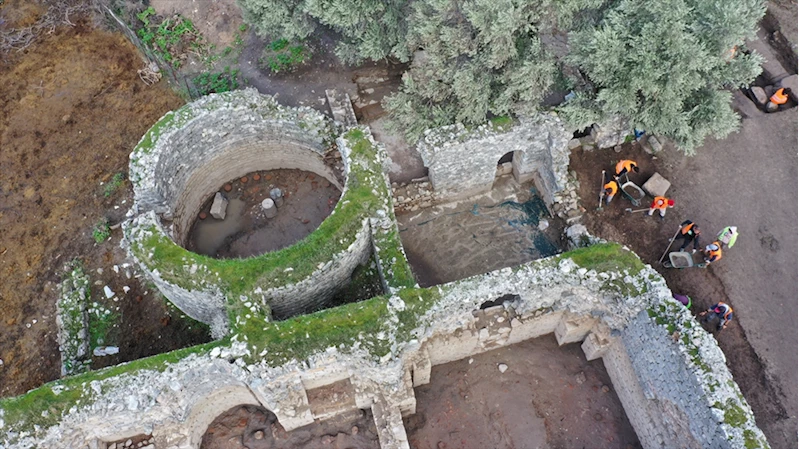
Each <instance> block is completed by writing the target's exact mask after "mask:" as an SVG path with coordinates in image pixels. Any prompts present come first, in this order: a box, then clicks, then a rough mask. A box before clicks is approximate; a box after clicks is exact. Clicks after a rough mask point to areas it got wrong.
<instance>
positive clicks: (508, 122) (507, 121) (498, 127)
mask: <svg viewBox="0 0 799 449" xmlns="http://www.w3.org/2000/svg"><path fill="white" fill-rule="evenodd" d="M490 122H491V127H492V128H494V130H495V131H500V132H503V131H507V130H509V129H511V128H512V127H513V119H512V118H510V117H509V116H507V115H503V116H500V117H494V118H492V119H491V120H490Z"/></svg>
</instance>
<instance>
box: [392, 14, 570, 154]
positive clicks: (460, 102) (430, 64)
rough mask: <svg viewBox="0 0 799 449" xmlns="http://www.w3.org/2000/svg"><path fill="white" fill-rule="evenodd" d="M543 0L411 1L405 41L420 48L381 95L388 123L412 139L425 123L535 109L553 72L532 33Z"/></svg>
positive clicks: (539, 19) (551, 61)
mask: <svg viewBox="0 0 799 449" xmlns="http://www.w3.org/2000/svg"><path fill="white" fill-rule="evenodd" d="M543 3H544V2H540V1H515V0H499V1H495V0H468V1H463V2H457V3H456V2H443V1H432V0H429V1H420V2H414V3H413V4H412V10H413V12H412V15H411V17H410V18H409V20H408V37H407V42H406V45H407V48H408V49H409V50H414V51H415V50H417V49H423V50H421V51H417V52H416V53H415V54H414V64H413V65H412V66H411V68H410V70H409V71H408V72H406V73H405V75H404V76H403V84H402V87H401V89H400V92H399V93H397V94H395V95H393V96H391V97H388V98H387V99H386V100H385V101H384V106H385V107H386V109H387V110H388V111H389V112H390V113H391V118H392V119H393V121H394V128H395V129H400V130H403V131H404V133H405V135H406V137H407V138H408V139H409V140H410V141H415V140H417V139H418V138H419V137H420V135H421V132H422V131H423V130H424V129H427V128H430V127H436V126H441V125H443V124H450V123H453V122H462V123H464V124H467V125H477V124H480V123H483V122H485V120H486V116H487V115H489V114H493V115H507V114H530V113H533V112H535V111H537V110H538V108H539V104H540V102H541V100H542V99H543V97H544V96H545V95H546V94H547V92H548V91H549V89H550V86H551V85H552V84H553V83H554V81H555V79H556V76H557V73H558V71H557V66H556V64H555V60H554V58H553V57H552V56H551V55H550V54H549V53H548V52H547V51H546V50H545V49H544V47H543V45H542V42H541V40H540V39H539V38H538V37H537V36H536V35H535V31H536V26H537V24H539V23H541V22H542V21H543V20H544V19H543V16H542V14H541V13H542V12H543V11H542V8H543V7H544V4H543Z"/></svg>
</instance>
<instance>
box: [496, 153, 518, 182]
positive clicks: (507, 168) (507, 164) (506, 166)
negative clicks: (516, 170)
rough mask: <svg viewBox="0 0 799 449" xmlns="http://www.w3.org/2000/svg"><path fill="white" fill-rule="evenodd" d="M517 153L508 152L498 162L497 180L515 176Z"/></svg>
mask: <svg viewBox="0 0 799 449" xmlns="http://www.w3.org/2000/svg"><path fill="white" fill-rule="evenodd" d="M514 153H516V152H515V151H508V152H507V153H505V154H503V155H502V157H501V158H499V161H497V174H496V176H495V178H499V177H500V176H509V175H512V174H513V157H514Z"/></svg>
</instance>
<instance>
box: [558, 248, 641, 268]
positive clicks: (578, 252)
mask: <svg viewBox="0 0 799 449" xmlns="http://www.w3.org/2000/svg"><path fill="white" fill-rule="evenodd" d="M560 258H569V259H571V260H573V261H574V263H576V264H577V266H579V267H582V268H587V269H589V270H597V271H623V270H626V271H628V272H629V273H630V274H632V275H635V274H638V273H639V272H640V271H641V270H642V269H643V268H644V264H643V263H642V262H641V259H639V258H638V257H637V256H636V255H635V254H633V253H632V252H631V251H629V250H627V249H624V248H623V247H622V246H621V245H619V244H618V243H598V244H596V245H592V246H589V247H587V248H578V249H575V250H572V251H569V252H567V253H563V254H562V255H561V256H560Z"/></svg>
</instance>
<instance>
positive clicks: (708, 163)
mask: <svg viewBox="0 0 799 449" xmlns="http://www.w3.org/2000/svg"><path fill="white" fill-rule="evenodd" d="M736 95H740V94H736ZM750 113H752V114H753V115H752V116H751V117H750V118H748V119H745V120H744V122H743V124H742V126H743V129H742V131H741V132H739V133H736V134H733V135H731V136H730V137H728V138H727V139H725V140H723V141H711V140H708V141H707V142H706V145H705V146H703V147H702V148H699V149H698V152H699V154H698V155H697V156H695V157H693V158H687V157H685V156H683V155H682V154H680V153H679V152H678V151H676V150H673V149H667V150H665V151H664V152H662V153H660V154H658V156H657V157H652V156H650V155H648V154H646V153H645V152H644V151H643V150H642V149H641V148H640V147H639V146H638V145H637V144H625V145H624V146H623V150H622V151H621V152H620V153H616V152H615V151H614V150H612V149H608V150H600V151H594V152H585V151H583V150H581V149H577V150H575V151H574V152H573V153H572V156H571V165H570V168H571V169H572V170H576V171H577V174H578V178H579V180H580V192H579V193H580V198H581V201H582V204H583V205H585V206H586V209H588V212H587V214H586V215H585V216H584V218H583V222H584V224H586V226H587V227H588V229H589V231H591V232H592V233H593V234H595V235H598V236H600V237H602V238H606V239H609V240H613V241H618V242H621V243H623V244H625V245H628V246H629V247H630V248H632V250H633V251H635V252H636V253H637V254H638V255H639V256H640V257H641V258H642V259H643V260H644V262H646V263H648V264H651V265H652V266H653V267H654V268H655V269H656V270H658V271H659V272H660V273H661V274H662V275H663V276H664V278H665V279H666V282H667V283H668V285H669V287H670V288H671V289H672V290H673V291H674V292H675V293H681V294H686V295H689V296H691V297H692V298H693V310H692V311H693V312H694V314H697V313H699V312H701V311H702V310H704V309H706V308H708V307H709V306H710V305H712V304H714V303H715V302H717V301H725V302H727V303H730V304H731V305H732V306H733V307H734V308H735V319H734V320H733V322H732V323H731V324H730V325H729V326H728V328H727V329H726V330H724V331H722V332H720V333H716V334H715V336H716V339H717V340H718V342H719V345H720V347H721V349H722V350H723V352H724V354H725V356H726V357H727V366H728V367H729V368H730V371H731V372H732V374H733V377H734V378H735V380H736V382H737V383H738V385H739V386H740V388H741V390H742V392H743V394H744V396H745V398H746V400H747V401H748V402H749V405H750V406H751V407H752V409H753V411H754V412H755V418H756V420H757V423H758V425H759V426H760V427H761V428H762V429H763V431H764V432H765V434H766V437H767V438H768V440H769V442H770V443H771V445H772V447H775V448H776V447H779V448H791V447H793V448H795V447H797V442H796V429H797V427H796V353H797V351H796V346H795V345H796V288H797V281H796V272H797V269H796V267H797V266H796V179H797V173H796V170H797V166H796V111H795V110H793V111H785V112H781V113H776V114H771V115H766V114H762V113H759V114H758V112H757V111H754V112H751V111H750ZM753 148H759V149H760V151H761V153H760V154H759V156H758V157H753V155H752V153H751V151H752V149H753ZM627 158H629V159H634V160H636V161H638V162H639V164H640V166H641V173H640V174H637V175H635V174H634V175H632V176H631V180H633V181H634V182H636V183H638V184H639V185H642V184H643V182H644V181H646V180H647V179H648V178H649V176H651V175H652V174H653V173H655V172H658V173H660V174H661V175H663V176H664V177H666V179H668V180H670V181H671V182H672V187H671V188H670V189H669V191H668V195H667V196H669V197H670V198H673V199H674V200H675V202H676V204H675V207H674V208H673V209H670V210H668V212H667V214H666V219H665V221H664V222H660V220H659V219H658V218H656V217H648V216H646V215H645V213H637V214H629V213H626V212H624V209H625V208H628V207H631V203H630V202H629V201H627V200H626V199H624V198H617V199H614V200H613V203H612V204H611V205H610V206H609V207H606V208H605V209H604V210H601V211H598V210H596V206H597V197H598V192H599V182H600V170H601V169H602V168H605V169H607V170H612V167H613V166H614V165H615V162H616V161H618V160H620V159H627ZM781 198H785V199H787V201H786V202H782V201H781ZM648 201H651V197H650V198H648ZM642 206H643V207H647V204H644V205H642ZM686 219H690V220H692V221H694V222H696V223H697V224H698V225H699V226H700V228H701V229H702V230H703V233H702V235H701V237H702V242H703V244H705V245H706V244H709V243H711V242H712V239H713V238H714V237H715V235H716V234H717V233H718V232H719V230H720V229H722V228H723V227H725V226H730V225H734V226H738V228H739V232H740V233H741V235H740V237H739V238H738V241H737V242H736V244H735V246H734V247H733V248H730V249H727V250H725V252H724V255H723V258H722V260H720V261H719V262H717V263H715V264H713V265H711V266H709V267H708V268H707V269H699V268H691V269H684V270H677V269H667V268H664V267H663V266H661V265H660V264H658V263H657V262H658V259H659V258H660V257H661V255H662V254H663V252H664V251H665V249H666V246H667V244H668V239H669V238H670V237H672V236H673V235H674V233H675V232H676V231H677V229H678V227H679V224H680V223H681V222H682V221H683V220H686ZM786 332H787V335H786ZM786 336H787V337H788V338H787V339H786ZM786 340H787V344H788V347H785V348H783V349H784V350H777V349H776V348H778V347H779V346H781V344H780V341H782V342H786ZM774 345H777V346H774Z"/></svg>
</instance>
